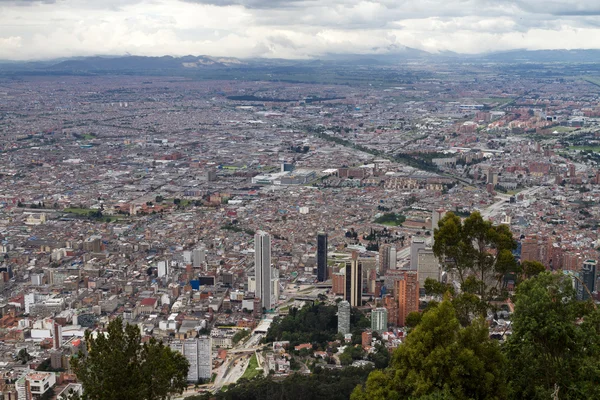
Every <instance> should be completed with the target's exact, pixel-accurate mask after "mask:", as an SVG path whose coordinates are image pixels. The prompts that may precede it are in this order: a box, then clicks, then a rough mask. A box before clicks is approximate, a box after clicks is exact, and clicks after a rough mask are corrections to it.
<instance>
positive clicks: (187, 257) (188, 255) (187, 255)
mask: <svg viewBox="0 0 600 400" xmlns="http://www.w3.org/2000/svg"><path fill="white" fill-rule="evenodd" d="M183 263H184V264H185V265H188V264H191V263H192V252H191V251H184V252H183Z"/></svg>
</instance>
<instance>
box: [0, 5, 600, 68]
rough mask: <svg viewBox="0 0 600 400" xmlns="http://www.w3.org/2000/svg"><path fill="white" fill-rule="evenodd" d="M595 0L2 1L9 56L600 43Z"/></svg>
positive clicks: (275, 53) (286, 54)
mask: <svg viewBox="0 0 600 400" xmlns="http://www.w3.org/2000/svg"><path fill="white" fill-rule="evenodd" d="M599 27H600V2H598V1H590V0H572V1H569V2H565V1H558V0H546V1H542V0H496V1H492V0H420V1H414V0H381V1H366V0H319V1H316V0H120V1H118V0H105V1H101V2H100V1H90V0H41V1H40V0H19V1H14V0H0V59H44V58H53V57H64V56H80V55H96V54H110V55H119V54H126V53H130V54H139V55H165V54H171V55H185V54H210V55H216V56H236V57H281V58H309V57H319V56H320V55H323V54H329V53H362V54H369V53H373V52H377V53H381V52H386V51H402V49H404V48H405V47H412V48H417V49H421V50H426V51H430V52H438V51H446V50H450V51H455V52H464V53H479V52H489V51H497V50H508V49H514V48H527V49H548V48H567V49H573V48H600V31H599Z"/></svg>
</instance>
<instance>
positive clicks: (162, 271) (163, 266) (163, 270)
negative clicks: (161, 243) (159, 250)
mask: <svg viewBox="0 0 600 400" xmlns="http://www.w3.org/2000/svg"><path fill="white" fill-rule="evenodd" d="M157 268H158V277H159V278H162V277H163V276H166V275H167V274H168V273H169V268H168V266H167V262H166V261H159V262H158V265H157Z"/></svg>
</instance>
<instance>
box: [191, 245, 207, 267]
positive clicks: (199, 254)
mask: <svg viewBox="0 0 600 400" xmlns="http://www.w3.org/2000/svg"><path fill="white" fill-rule="evenodd" d="M205 253H206V249H205V248H204V245H203V244H201V245H199V246H198V247H196V248H195V249H194V250H193V251H192V262H193V265H194V268H200V267H201V266H202V265H203V264H204V263H205V262H206V254H205Z"/></svg>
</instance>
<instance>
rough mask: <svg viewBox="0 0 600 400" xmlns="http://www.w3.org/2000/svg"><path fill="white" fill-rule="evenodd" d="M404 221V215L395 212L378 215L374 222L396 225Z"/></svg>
mask: <svg viewBox="0 0 600 400" xmlns="http://www.w3.org/2000/svg"><path fill="white" fill-rule="evenodd" d="M404 221H406V217H405V216H404V215H400V214H396V213H385V214H383V215H381V216H380V217H378V218H376V219H375V221H374V222H375V223H376V224H382V225H387V226H398V225H402V223H403V222H404Z"/></svg>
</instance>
